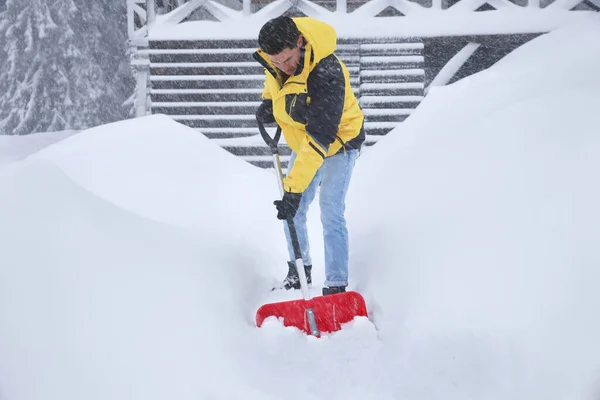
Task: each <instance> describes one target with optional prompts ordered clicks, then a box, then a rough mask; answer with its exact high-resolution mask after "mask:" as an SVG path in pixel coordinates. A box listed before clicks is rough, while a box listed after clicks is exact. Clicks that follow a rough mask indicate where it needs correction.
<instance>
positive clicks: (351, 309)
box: [256, 118, 367, 337]
mask: <svg viewBox="0 0 600 400" xmlns="http://www.w3.org/2000/svg"><path fill="white" fill-rule="evenodd" d="M257 122H258V128H259V130H260V134H261V136H262V137H263V139H264V140H265V142H266V143H267V145H268V146H269V148H270V149H271V153H272V154H273V164H274V166H275V171H276V172H277V182H278V185H279V192H280V194H281V196H282V197H283V172H282V170H281V160H280V158H279V150H278V148H277V144H278V142H279V138H280V137H281V128H280V127H279V126H278V127H277V130H276V133H275V137H273V138H272V137H271V136H269V134H268V133H267V130H266V129H265V127H264V125H263V124H262V123H261V121H259V120H258V118H257ZM287 224H288V227H289V231H290V238H291V240H292V246H293V248H294V257H295V258H296V268H297V270H298V275H299V277H300V290H301V292H302V297H303V298H302V299H300V300H291V301H282V302H277V303H269V304H265V305H263V306H261V307H260V308H259V309H258V311H256V326H258V327H260V326H261V325H262V324H263V322H264V320H265V319H267V318H269V317H276V318H278V319H283V325H284V326H294V327H296V328H298V329H300V330H302V331H304V332H306V333H307V334H309V335H313V336H316V337H319V336H320V335H321V332H335V331H338V330H340V329H341V325H342V324H345V323H347V322H350V321H352V320H353V319H354V317H366V316H367V306H366V304H365V300H364V299H363V297H362V296H361V295H360V294H359V293H357V292H344V293H338V294H332V295H328V296H317V297H314V298H312V299H311V298H310V293H309V292H308V284H307V283H306V273H305V271H304V264H303V262H302V256H301V255H300V244H299V242H298V234H297V232H296V227H295V225H294V219H293V218H288V219H287Z"/></svg>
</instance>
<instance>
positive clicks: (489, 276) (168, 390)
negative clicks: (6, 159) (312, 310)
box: [0, 18, 600, 400]
mask: <svg viewBox="0 0 600 400" xmlns="http://www.w3.org/2000/svg"><path fill="white" fill-rule="evenodd" d="M599 22H600V21H599V20H598V18H590V20H589V22H588V23H586V24H579V25H578V26H576V27H570V28H566V29H561V30H558V31H556V32H554V33H551V34H548V35H545V36H542V37H540V38H538V39H536V40H534V41H532V42H530V43H529V44H527V45H525V46H523V47H522V48H520V49H518V50H516V51H515V52H513V53H512V54H511V55H509V56H508V57H506V58H505V59H504V60H502V61H501V62H500V63H498V64H497V65H495V66H494V67H492V68H491V69H489V70H487V71H483V72H481V73H479V74H477V75H475V76H472V77H470V78H468V79H465V80H463V81H460V82H457V83H455V84H453V85H451V86H448V87H444V88H436V89H434V90H432V91H431V92H430V94H429V95H428V97H427V98H426V100H425V101H424V102H423V103H422V104H421V106H420V107H419V109H418V110H417V112H416V113H414V114H413V115H412V116H411V117H410V118H409V119H408V120H407V121H406V122H405V123H403V124H402V126H401V127H400V128H398V129H397V130H396V131H394V132H392V133H391V134H389V135H388V136H387V137H386V138H385V139H384V140H382V141H381V142H380V143H378V144H377V145H376V146H374V147H373V148H369V149H366V151H364V153H363V155H362V156H361V157H360V158H359V161H358V163H357V167H356V172H355V174H356V175H355V179H354V181H353V182H352V184H351V189H350V190H351V191H350V194H349V204H348V219H349V227H350V233H351V249H352V254H351V274H352V275H351V284H352V286H353V288H355V289H358V290H359V291H361V292H362V293H363V294H364V295H365V298H366V300H367V303H368V306H369V308H370V313H371V316H372V320H373V322H375V325H376V326H377V329H375V327H374V325H373V324H372V323H371V322H369V321H365V320H362V319H360V320H356V321H355V322H354V323H352V324H350V325H349V326H348V327H347V328H346V329H344V330H343V331H341V332H339V333H337V334H335V335H331V336H328V337H324V338H322V339H315V338H311V337H306V336H304V335H303V334H301V333H299V332H297V331H295V330H293V329H286V328H283V327H281V326H280V325H278V324H277V323H272V324H267V326H265V328H263V329H260V330H258V329H255V328H254V327H253V321H252V317H253V315H254V311H255V310H256V306H257V304H259V303H260V302H261V301H266V300H268V299H269V295H268V293H267V289H268V287H269V286H270V284H271V281H272V280H273V279H280V278H281V276H282V274H283V273H285V271H283V264H284V262H285V259H286V251H285V244H284V239H283V233H282V229H281V223H280V222H279V221H277V220H276V219H275V213H274V209H273V206H272V200H273V199H274V198H275V197H276V196H277V187H276V185H275V182H274V177H273V174H272V173H270V172H269V171H264V170H260V169H257V168H255V167H252V166H250V165H249V164H247V163H244V162H243V161H241V160H239V159H237V158H235V157H234V156H232V155H230V154H228V153H226V152H225V151H224V150H222V149H220V148H218V147H217V146H216V145H214V144H213V143H211V142H210V141H208V140H206V139H204V138H202V137H201V136H199V135H198V134H197V132H195V131H193V130H191V129H188V128H185V127H184V126H182V125H180V124H177V123H175V122H173V121H171V120H169V119H168V118H166V117H164V116H152V117H147V118H142V119H136V120H130V121H122V122H119V123H115V124H110V125H105V126H101V127H97V128H94V129H90V130H87V131H84V132H80V133H78V134H76V135H73V136H71V137H69V138H67V139H64V140H62V141H60V142H58V143H56V144H55V145H52V146H49V147H47V148H46V149H44V150H42V151H40V152H38V153H36V154H33V155H31V156H29V157H28V158H26V159H25V160H22V161H15V162H11V163H9V164H6V165H3V166H2V167H0V221H1V222H2V223H1V224H0V254H1V257H2V259H1V262H0V398H2V400H37V399H44V400H46V399H48V398H52V399H65V400H79V399H83V398H85V399H102V400H105V399H110V400H118V399H127V400H130V399H145V400H152V399H161V400H162V399H172V398H178V399H198V398H206V399H245V400H246V399H261V400H263V399H283V398H285V399H361V400H362V399H366V398H372V399H415V400H421V399H442V398H443V399H445V400H449V399H474V398H476V399H508V398H510V399H523V400H525V399H527V400H532V399H544V400H548V399H557V400H558V399H591V398H592V397H591V396H592V395H593V394H594V389H595V382H594V381H595V379H596V378H598V377H599V376H600V373H599V372H600V348H599V346H598V345H597V338H598V337H600V326H599V325H600V323H598V320H597V317H596V314H597V310H598V309H599V306H600V294H598V291H597V290H596V288H595V287H596V286H597V282H598V280H599V278H600V271H599V270H598V268H597V265H598V261H599V259H598V255H597V250H596V244H597V242H598V239H599V238H600V223H599V222H600V212H599V211H598V208H597V204H599V200H600V198H599V197H600V190H599V189H598V188H597V185H596V184H595V181H596V180H597V179H596V177H595V175H596V171H598V170H599V167H600V165H599V163H600V162H599V161H598V160H599V159H600V158H599V155H600V141H599V136H598V123H597V118H596V115H595V112H597V109H598V104H600V77H599V74H598V71H600V44H599V42H598V40H597V38H598V37H600V23H599ZM315 206H316V205H315ZM310 218H311V229H312V230H311V233H313V232H315V233H316V234H315V235H314V236H311V237H312V238H313V245H312V248H314V249H315V255H314V258H315V261H316V262H317V260H320V258H321V257H320V255H319V252H320V249H319V247H321V244H320V243H319V240H320V237H319V235H318V225H315V223H316V222H317V220H318V210H317V209H315V210H313V211H312V212H311V214H310ZM315 226H316V227H317V229H315ZM316 262H315V264H316ZM315 268H316V269H322V263H321V265H317V264H316V265H315ZM321 273H322V272H321Z"/></svg>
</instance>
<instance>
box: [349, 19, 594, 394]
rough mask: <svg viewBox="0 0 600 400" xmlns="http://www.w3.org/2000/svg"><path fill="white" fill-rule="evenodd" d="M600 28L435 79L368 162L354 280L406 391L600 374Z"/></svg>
mask: <svg viewBox="0 0 600 400" xmlns="http://www.w3.org/2000/svg"><path fill="white" fill-rule="evenodd" d="M599 38H600V19H598V18H597V17H595V18H591V19H590V20H589V22H588V23H587V24H583V25H581V26H574V27H571V28H566V29H562V30H560V31H557V32H555V33H551V34H548V35H545V36H542V37H540V38H538V39H536V40H534V41H532V42H530V43H528V44H526V45H524V46H522V47H521V48H519V49H517V50H515V51H514V52H513V53H512V54H510V55H508V56H507V57H506V58H505V59H503V60H501V61H500V62H499V63H498V64H497V65H495V66H494V67H493V68H491V69H490V70H488V71H483V72H481V73H479V74H477V75H475V76H471V77H469V78H467V79H464V80H462V81H460V82H457V83H456V84H454V85H451V86H448V87H442V88H435V89H433V90H432V91H431V93H430V94H429V96H428V97H427V98H426V99H425V101H424V102H423V103H422V104H421V105H420V106H419V109H418V110H417V111H416V113H414V114H413V115H412V116H411V117H410V118H409V120H407V121H406V123H404V124H402V125H401V127H399V128H398V129H397V130H396V131H394V132H392V133H391V134H389V135H388V136H386V138H385V139H384V140H382V141H381V142H380V143H379V144H378V146H377V147H376V148H373V149H369V150H370V151H368V152H366V154H364V155H363V157H362V159H361V160H360V163H359V166H358V167H357V173H356V176H355V184H354V186H353V191H352V193H351V194H350V195H349V196H350V198H351V199H352V200H351V202H350V204H349V213H350V215H351V220H352V230H351V231H352V232H353V233H354V235H353V237H352V240H353V243H354V258H353V260H354V264H353V266H354V273H355V275H354V276H355V279H357V280H358V282H359V285H360V289H361V290H362V291H363V292H365V293H366V294H367V296H368V298H367V302H368V303H369V304H370V305H371V307H373V313H372V316H373V318H374V319H375V321H376V324H377V326H378V328H379V330H380V333H381V338H382V340H383V341H384V342H385V343H386V344H390V343H392V342H393V343H394V344H393V345H391V346H392V347H394V348H397V349H398V350H399V351H395V350H390V352H391V353H394V354H397V357H398V358H400V359H402V368H401V372H400V371H399V375H400V376H403V377H404V379H403V381H404V380H405V382H403V386H405V391H403V393H404V394H406V395H407V397H408V398H419V396H420V395H421V394H422V391H425V393H427V395H426V396H424V397H422V398H442V397H443V398H445V399H449V398H486V399H501V398H505V399H508V398H513V399H514V398H523V399H575V398H577V399H581V398H584V397H583V394H582V393H579V392H578V390H587V388H589V387H592V386H593V381H594V380H597V379H600V344H599V342H598V337H600V321H599V320H598V319H597V318H595V317H594V315H595V314H596V313H597V311H596V310H598V309H599V307H600V292H598V289H597V283H598V281H599V279H600V269H598V263H599V261H600V256H599V254H598V250H597V249H598V240H599V239H600V208H598V204H600V187H599V186H598V185H597V184H596V182H597V180H598V178H597V175H598V171H600V123H599V121H598V118H597V114H598V111H600V40H598V39H599ZM375 177H377V178H375ZM398 338H402V339H401V340H398ZM599 383H600V382H599ZM423 386H426V387H427V388H428V389H425V390H424V389H423ZM599 388H600V386H599ZM598 395H600V394H598ZM429 396H431V397H429Z"/></svg>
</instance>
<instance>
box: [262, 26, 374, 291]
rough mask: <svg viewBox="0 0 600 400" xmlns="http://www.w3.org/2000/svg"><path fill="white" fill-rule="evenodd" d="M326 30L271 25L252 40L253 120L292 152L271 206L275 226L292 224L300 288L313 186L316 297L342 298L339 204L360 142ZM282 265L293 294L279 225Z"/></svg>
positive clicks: (292, 269) (295, 283) (292, 273)
mask: <svg viewBox="0 0 600 400" xmlns="http://www.w3.org/2000/svg"><path fill="white" fill-rule="evenodd" d="M336 41H337V35H336V32H335V30H334V29H333V27H331V26H330V25H328V24H326V23H324V22H321V21H318V20H316V19H313V18H308V17H302V18H293V19H292V18H289V17H284V16H281V17H278V18H274V19H272V20H270V21H268V22H267V23H266V24H265V25H264V26H263V27H262V28H261V30H260V33H259V36H258V43H259V47H260V48H259V49H258V50H257V51H256V53H254V58H255V59H256V60H257V61H258V62H260V63H261V64H262V65H263V66H264V67H265V88H264V91H263V102H262V104H261V106H260V107H259V109H258V111H257V118H258V119H259V120H260V121H261V122H263V123H273V122H277V124H278V125H279V126H280V127H281V129H282V132H283V136H284V137H285V140H286V142H287V144H288V146H289V147H290V148H291V150H292V155H291V158H290V163H289V167H288V173H287V176H286V178H285V179H284V181H283V183H284V185H283V186H284V190H285V193H284V195H283V198H282V199H281V200H278V201H275V202H274V204H275V205H276V207H277V210H278V213H277V218H279V219H281V220H285V219H287V218H288V217H292V218H294V223H295V225H296V230H297V232H298V241H299V243H300V250H301V254H302V261H303V263H304V266H305V271H306V276H307V280H308V283H311V282H312V279H311V269H312V261H311V258H310V250H309V242H308V234H307V228H306V213H307V211H308V207H309V205H310V204H311V203H312V201H313V199H314V198H315V195H316V192H317V188H318V187H319V185H320V186H321V189H320V196H319V203H320V206H321V222H322V224H323V237H324V241H325V275H326V280H325V287H324V288H323V295H328V294H335V293H341V292H345V291H346V286H347V285H348V230H347V228H346V220H345V217H344V211H345V198H346V193H347V190H348V185H349V182H350V177H351V175H352V170H353V168H354V163H355V161H356V158H357V157H358V153H359V149H360V147H361V145H362V143H363V142H364V140H365V133H364V129H363V121H364V114H363V112H362V111H361V109H360V107H359V105H358V100H357V99H356V96H355V95H354V92H353V90H352V87H351V86H350V74H349V73H348V70H347V68H346V66H345V65H344V63H343V62H342V61H341V60H340V59H339V58H338V57H337V56H336V55H335V54H334V51H335V49H336ZM284 225H285V233H286V237H287V242H288V250H289V254H290V261H289V262H288V266H289V271H288V274H287V276H286V278H285V279H284V281H283V287H284V288H285V289H292V288H293V289H299V288H300V282H299V277H298V271H297V269H296V265H295V263H294V261H293V260H294V251H293V248H292V244H291V240H290V235H289V230H288V227H287V223H286V224H284Z"/></svg>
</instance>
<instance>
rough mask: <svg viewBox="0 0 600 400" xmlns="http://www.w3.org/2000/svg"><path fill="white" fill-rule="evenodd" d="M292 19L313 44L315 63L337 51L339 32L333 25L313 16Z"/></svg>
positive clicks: (307, 40)
mask: <svg viewBox="0 0 600 400" xmlns="http://www.w3.org/2000/svg"><path fill="white" fill-rule="evenodd" d="M292 19H293V20H294V22H295V23H296V26H297V27H298V30H299V31H300V33H301V34H302V36H303V37H304V39H305V40H306V42H307V43H309V44H310V45H311V46H312V50H313V54H314V63H315V64H316V63H318V62H319V61H321V60H322V59H323V58H325V57H327V56H329V55H330V54H332V53H333V52H334V51H335V49H336V43H337V34H336V32H335V29H333V27H332V26H331V25H329V24H327V23H325V22H322V21H319V20H317V19H314V18H311V17H298V18H292Z"/></svg>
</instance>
